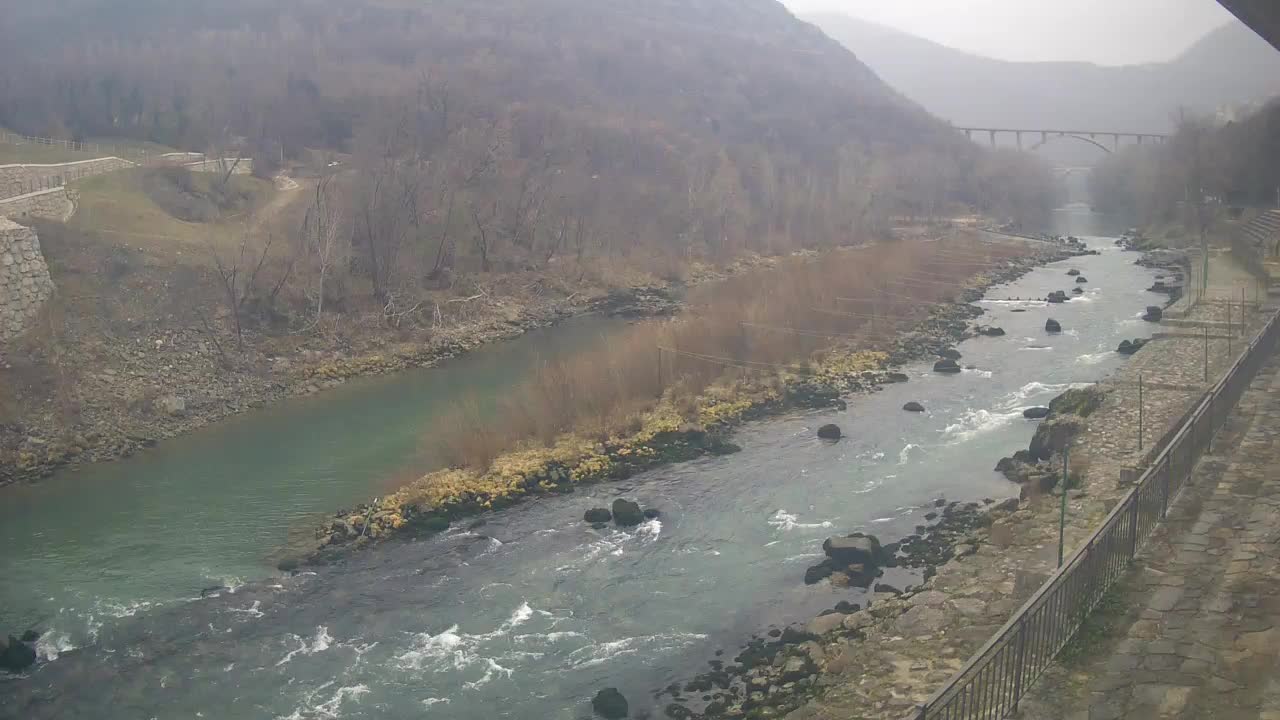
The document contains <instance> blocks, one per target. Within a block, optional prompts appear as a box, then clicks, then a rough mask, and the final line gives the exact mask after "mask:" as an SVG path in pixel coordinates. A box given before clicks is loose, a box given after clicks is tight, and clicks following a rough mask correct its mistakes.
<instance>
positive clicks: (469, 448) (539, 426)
mask: <svg viewBox="0 0 1280 720" xmlns="http://www.w3.org/2000/svg"><path fill="white" fill-rule="evenodd" d="M1024 252H1026V249H1025V246H1022V245H1020V244H1012V245H1005V244H991V243H983V242H978V241H976V240H974V239H970V238H958V239H953V240H950V241H947V242H945V243H941V242H940V243H930V242H923V241H906V242H896V243H886V244H880V245H873V246H867V247H862V248H856V249H843V250H835V251H830V252H827V253H823V254H820V255H813V256H808V257H791V258H787V259H785V260H783V261H781V262H780V263H778V264H777V265H776V266H774V267H771V268H760V269H757V270H753V271H750V272H748V273H746V274H743V275H739V276H737V277H734V278H731V279H729V280H725V281H723V282H720V283H714V284H712V285H709V286H703V287H700V288H698V289H696V290H695V291H693V292H692V293H691V295H690V297H689V298H688V309H687V311H686V312H685V313H683V314H682V315H681V316H680V317H678V318H676V319H674V320H665V321H657V320H654V321H649V322H644V323H640V324H638V325H635V326H634V327H632V328H630V329H628V330H627V331H625V332H623V333H621V334H619V335H616V336H614V337H612V338H611V339H610V340H609V342H608V343H607V344H604V345H602V346H601V347H599V348H597V349H595V350H593V351H590V352H586V353H583V354H580V355H577V356H575V357H571V358H568V359H564V360H560V361H557V362H553V363H548V364H546V365H544V366H543V367H542V368H541V369H540V370H539V372H538V373H537V374H536V376H535V377H534V378H532V379H531V380H530V381H528V382H526V383H525V384H524V385H523V386H521V387H519V388H517V389H516V390H515V391H514V392H512V394H511V395H510V396H508V397H507V398H505V399H504V400H502V401H500V402H499V404H498V409H497V412H496V413H488V412H483V409H482V408H479V407H478V406H476V405H475V404H470V405H464V406H459V407H456V408H455V409H454V411H453V412H450V413H447V414H446V417H445V418H444V419H443V420H442V421H441V422H440V423H439V424H438V425H436V426H435V427H433V428H432V429H431V430H430V432H429V434H428V441H429V442H430V443H431V444H432V445H433V446H434V449H435V450H436V452H437V453H438V457H439V458H440V459H441V460H443V461H444V462H446V463H447V464H449V465H452V466H467V467H472V468H484V467H487V466H488V465H489V463H490V462H492V461H493V459H494V458H496V457H497V456H499V455H500V454H502V453H503V452H506V451H510V450H512V449H515V448H517V447H520V446H524V445H529V444H539V445H549V444H551V443H552V442H553V441H554V440H555V438H557V437H558V436H560V435H562V434H563V433H566V432H570V431H574V432H578V433H581V434H584V435H586V436H588V437H591V438H595V439H604V438H606V437H608V436H611V435H616V434H620V433H625V432H627V431H629V430H634V429H635V428H636V427H638V425H639V423H640V419H641V417H642V415H643V414H644V413H645V412H646V411H648V410H650V409H652V408H653V406H654V405H655V404H656V402H657V401H658V399H659V398H661V397H662V396H663V395H664V394H667V395H668V396H669V397H671V398H672V399H673V400H674V401H675V402H677V403H678V404H680V405H682V406H683V407H684V408H685V409H686V411H687V412H686V417H690V418H695V417H696V402H694V399H695V398H697V397H698V396H699V395H700V394H702V393H703V392H704V391H705V390H706V389H707V388H708V387H709V386H711V385H712V384H714V383H732V382H733V381H734V380H736V379H739V378H751V379H753V380H759V379H761V378H762V377H764V376H773V375H777V373H778V371H779V370H789V371H792V372H801V373H802V372H804V368H803V367H801V366H802V365H803V364H806V363H809V362H810V361H813V360H820V359H821V353H822V352H824V351H828V350H831V349H832V348H834V347H836V346H842V347H849V348H854V349H859V350H872V349H878V348H883V347H885V346H887V345H889V344H890V343H891V341H892V339H893V337H894V336H895V335H896V333H897V332H898V331H900V330H902V329H905V328H907V327H909V326H911V325H912V324H914V323H916V322H918V321H920V320H922V319H924V318H925V317H926V316H927V314H928V311H929V309H930V308H931V307H932V306H933V305H934V304H935V303H937V302H940V301H949V300H952V299H954V297H955V296H956V294H957V293H958V291H959V290H961V289H962V288H963V286H964V284H965V283H966V281H968V280H969V279H970V278H971V277H973V276H975V275H978V274H981V273H982V272H983V271H984V270H986V269H988V268H990V267H992V266H993V265H996V264H999V263H1000V262H1001V261H1003V260H1005V259H1007V258H1009V257H1011V256H1013V255H1018V254H1022V253H1024Z"/></svg>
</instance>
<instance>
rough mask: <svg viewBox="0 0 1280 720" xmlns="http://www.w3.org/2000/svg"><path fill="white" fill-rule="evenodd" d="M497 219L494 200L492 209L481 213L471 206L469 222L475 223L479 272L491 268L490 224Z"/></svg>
mask: <svg viewBox="0 0 1280 720" xmlns="http://www.w3.org/2000/svg"><path fill="white" fill-rule="evenodd" d="M497 217H498V202H497V201H496V200H495V201H494V203H493V209H492V210H489V211H487V212H486V211H483V210H481V209H480V208H479V206H477V205H475V204H472V205H471V220H472V222H474V223H475V226H476V234H475V236H474V239H475V246H476V253H477V254H479V255H480V271H481V272H489V270H490V269H491V268H492V266H491V264H490V262H489V257H490V253H491V252H492V251H493V245H492V241H493V232H492V224H493V222H494V220H495V219H496V218H497Z"/></svg>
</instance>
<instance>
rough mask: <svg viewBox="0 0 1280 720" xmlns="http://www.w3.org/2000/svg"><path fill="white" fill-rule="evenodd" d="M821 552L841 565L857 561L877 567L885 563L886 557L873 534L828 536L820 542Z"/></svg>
mask: <svg viewBox="0 0 1280 720" xmlns="http://www.w3.org/2000/svg"><path fill="white" fill-rule="evenodd" d="M822 552H824V553H826V554H827V557H829V558H831V559H832V560H834V561H836V562H837V563H840V564H842V565H851V564H854V563H857V564H861V565H866V566H868V567H879V566H881V565H883V564H885V560H886V559H887V558H886V557H885V552H884V548H882V547H881V546H880V541H879V540H878V539H876V538H875V536H873V535H854V536H852V537H829V538H827V539H826V541H825V542H823V543H822Z"/></svg>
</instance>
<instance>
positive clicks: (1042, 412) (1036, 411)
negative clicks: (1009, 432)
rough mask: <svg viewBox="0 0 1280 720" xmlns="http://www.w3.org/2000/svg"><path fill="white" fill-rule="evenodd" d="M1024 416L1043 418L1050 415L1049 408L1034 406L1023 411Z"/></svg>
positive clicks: (1032, 418) (1030, 418)
mask: <svg viewBox="0 0 1280 720" xmlns="http://www.w3.org/2000/svg"><path fill="white" fill-rule="evenodd" d="M1022 417H1024V418H1026V419H1028V420H1043V419H1045V418H1047V417H1049V408H1047V407H1033V408H1027V409H1026V410H1023V411H1022Z"/></svg>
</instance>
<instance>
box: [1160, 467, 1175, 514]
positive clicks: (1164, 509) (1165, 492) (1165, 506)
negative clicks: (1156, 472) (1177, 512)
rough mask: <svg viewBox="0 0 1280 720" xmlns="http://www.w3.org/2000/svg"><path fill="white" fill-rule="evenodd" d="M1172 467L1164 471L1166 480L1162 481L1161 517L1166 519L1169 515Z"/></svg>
mask: <svg viewBox="0 0 1280 720" xmlns="http://www.w3.org/2000/svg"><path fill="white" fill-rule="evenodd" d="M1172 475H1173V472H1172V468H1170V469H1169V470H1166V471H1165V473H1164V480H1163V481H1162V482H1161V483H1160V519H1161V520H1164V519H1165V518H1166V517H1168V516H1169V483H1170V482H1171V481H1172Z"/></svg>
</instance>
